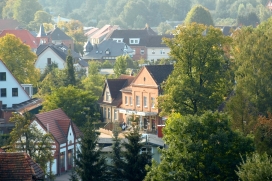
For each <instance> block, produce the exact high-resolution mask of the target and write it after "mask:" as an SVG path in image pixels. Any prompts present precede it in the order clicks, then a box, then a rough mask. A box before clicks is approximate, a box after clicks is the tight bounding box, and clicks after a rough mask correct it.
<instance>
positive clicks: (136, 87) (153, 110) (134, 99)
mask: <svg viewBox="0 0 272 181" xmlns="http://www.w3.org/2000/svg"><path fill="white" fill-rule="evenodd" d="M172 71H173V65H147V66H144V67H142V68H141V70H140V71H139V73H138V74H137V76H136V77H135V79H134V80H133V81H132V82H131V84H130V85H129V86H127V87H124V88H122V89H121V92H122V104H121V105H120V106H119V109H118V111H119V121H120V122H126V123H127V125H129V126H130V125H131V122H130V120H131V119H139V127H140V129H141V130H146V131H153V132H156V131H157V126H158V125H163V124H164V119H162V118H161V117H160V116H159V109H158V107H157V106H156V105H157V98H158V96H159V95H161V94H162V89H161V84H162V83H163V81H165V80H166V79H167V78H168V76H169V75H170V74H171V72H172Z"/></svg>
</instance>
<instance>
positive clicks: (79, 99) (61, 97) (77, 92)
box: [42, 85, 99, 127]
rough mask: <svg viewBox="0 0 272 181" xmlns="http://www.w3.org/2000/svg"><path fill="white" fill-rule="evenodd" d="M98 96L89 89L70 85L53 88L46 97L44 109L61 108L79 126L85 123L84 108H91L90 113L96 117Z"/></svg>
mask: <svg viewBox="0 0 272 181" xmlns="http://www.w3.org/2000/svg"><path fill="white" fill-rule="evenodd" d="M96 101H97V98H96V97H95V96H93V95H92V93H91V92H89V91H84V90H82V89H78V88H76V87H74V86H71V85H69V86H68V87H59V88H52V92H51V94H48V95H46V96H45V98H44V102H43V109H42V111H43V112H45V111H50V110H54V109H58V108H61V109H62V110H63V111H64V112H65V113H66V114H67V115H68V116H69V117H70V118H71V120H72V121H73V122H74V123H75V124H76V125H77V126H78V127H82V126H84V123H85V114H84V113H83V112H82V111H83V110H84V108H86V107H88V108H90V111H89V113H88V115H90V116H91V117H92V119H96V118H97V116H99V115H96V114H97V107H96Z"/></svg>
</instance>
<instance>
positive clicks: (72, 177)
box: [69, 168, 79, 181]
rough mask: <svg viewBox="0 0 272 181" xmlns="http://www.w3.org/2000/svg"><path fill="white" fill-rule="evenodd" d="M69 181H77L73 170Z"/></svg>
mask: <svg viewBox="0 0 272 181" xmlns="http://www.w3.org/2000/svg"><path fill="white" fill-rule="evenodd" d="M69 181H79V179H78V176H77V174H76V171H75V168H73V169H72V171H71V174H70V178H69Z"/></svg>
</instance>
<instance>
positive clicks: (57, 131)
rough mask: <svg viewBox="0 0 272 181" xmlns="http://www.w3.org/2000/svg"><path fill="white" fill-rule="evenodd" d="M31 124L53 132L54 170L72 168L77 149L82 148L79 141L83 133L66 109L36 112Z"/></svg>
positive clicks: (61, 170)
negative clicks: (65, 111)
mask: <svg viewBox="0 0 272 181" xmlns="http://www.w3.org/2000/svg"><path fill="white" fill-rule="evenodd" d="M31 124H34V125H35V126H37V128H38V129H39V130H41V132H42V133H46V132H49V133H51V134H52V136H53V138H54V140H53V142H54V143H52V151H53V153H54V163H53V164H52V168H51V170H52V172H53V173H54V174H61V173H64V172H66V171H67V170H70V169H72V168H73V166H74V157H75V156H76V151H77V149H80V147H79V141H80V136H81V135H82V133H81V132H80V130H79V129H78V127H77V126H76V125H75V124H74V123H73V122H72V121H71V119H70V118H69V117H68V116H67V115H66V114H65V113H64V111H63V110H62V109H55V110H52V111H48V112H44V113H39V114H36V115H35V117H34V120H33V121H32V123H31Z"/></svg>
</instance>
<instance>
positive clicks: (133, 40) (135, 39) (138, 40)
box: [129, 38, 140, 45]
mask: <svg viewBox="0 0 272 181" xmlns="http://www.w3.org/2000/svg"><path fill="white" fill-rule="evenodd" d="M139 43H140V38H130V39H129V44H134V45H137V44H139Z"/></svg>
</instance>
